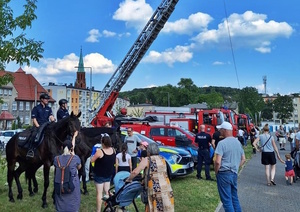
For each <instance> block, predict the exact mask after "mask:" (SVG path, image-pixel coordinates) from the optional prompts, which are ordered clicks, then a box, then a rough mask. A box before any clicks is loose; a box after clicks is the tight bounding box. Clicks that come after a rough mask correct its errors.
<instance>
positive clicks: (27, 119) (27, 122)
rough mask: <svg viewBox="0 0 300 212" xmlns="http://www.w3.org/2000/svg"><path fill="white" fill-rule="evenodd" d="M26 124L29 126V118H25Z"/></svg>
mask: <svg viewBox="0 0 300 212" xmlns="http://www.w3.org/2000/svg"><path fill="white" fill-rule="evenodd" d="M25 124H29V116H25Z"/></svg>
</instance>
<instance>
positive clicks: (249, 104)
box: [239, 87, 265, 120]
mask: <svg viewBox="0 0 300 212" xmlns="http://www.w3.org/2000/svg"><path fill="white" fill-rule="evenodd" d="M264 106H265V103H264V100H263V98H262V97H261V96H260V95H259V93H258V91H257V89H256V88H254V87H245V88H243V89H242V90H241V91H240V95H239V113H247V111H248V113H249V115H250V116H251V118H252V119H253V120H255V115H257V116H258V113H259V112H261V111H262V109H263V108H264Z"/></svg>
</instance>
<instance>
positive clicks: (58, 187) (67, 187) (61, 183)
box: [54, 155, 75, 195]
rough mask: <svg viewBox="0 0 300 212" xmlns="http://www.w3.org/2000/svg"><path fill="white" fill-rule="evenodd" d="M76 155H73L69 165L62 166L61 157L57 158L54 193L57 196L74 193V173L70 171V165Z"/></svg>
mask: <svg viewBox="0 0 300 212" xmlns="http://www.w3.org/2000/svg"><path fill="white" fill-rule="evenodd" d="M73 157H74V155H71V156H70V158H69V160H68V162H67V164H66V165H65V166H62V165H61V163H60V161H59V157H56V161H57V165H58V167H55V176H54V192H55V194H58V195H61V194H70V193H72V192H73V191H74V189H75V186H74V183H73V179H72V173H71V170H70V167H69V165H70V163H71V161H72V159H73Z"/></svg>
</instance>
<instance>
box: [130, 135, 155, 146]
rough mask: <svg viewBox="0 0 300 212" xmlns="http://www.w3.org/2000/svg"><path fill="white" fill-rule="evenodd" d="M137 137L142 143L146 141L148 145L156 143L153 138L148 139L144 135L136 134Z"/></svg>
mask: <svg viewBox="0 0 300 212" xmlns="http://www.w3.org/2000/svg"><path fill="white" fill-rule="evenodd" d="M135 135H137V136H138V137H139V139H141V140H142V141H146V142H147V143H148V144H151V143H156V144H157V142H155V141H153V140H152V139H151V138H148V137H146V136H144V135H142V134H139V133H135Z"/></svg>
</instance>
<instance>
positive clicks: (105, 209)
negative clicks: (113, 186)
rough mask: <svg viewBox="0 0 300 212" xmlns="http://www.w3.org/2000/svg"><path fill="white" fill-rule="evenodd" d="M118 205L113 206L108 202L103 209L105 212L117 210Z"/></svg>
mask: <svg viewBox="0 0 300 212" xmlns="http://www.w3.org/2000/svg"><path fill="white" fill-rule="evenodd" d="M116 211H117V210H116V207H111V206H110V205H109V204H107V205H106V206H105V208H104V210H103V212H116Z"/></svg>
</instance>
